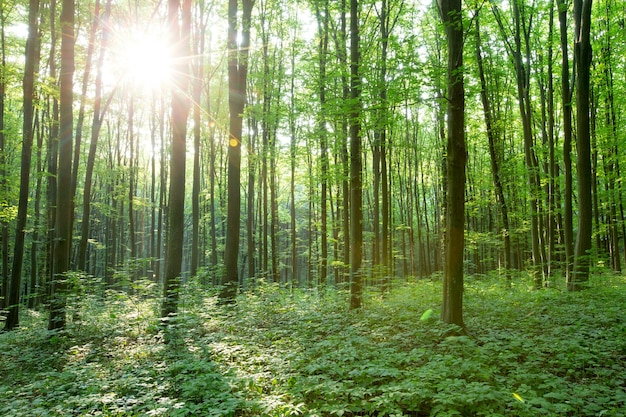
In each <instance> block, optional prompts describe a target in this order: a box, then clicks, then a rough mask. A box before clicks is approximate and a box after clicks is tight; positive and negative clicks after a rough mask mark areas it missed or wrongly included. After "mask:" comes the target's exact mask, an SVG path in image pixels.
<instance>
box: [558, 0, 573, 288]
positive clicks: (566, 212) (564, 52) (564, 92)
mask: <svg viewBox="0 0 626 417" xmlns="http://www.w3.org/2000/svg"><path fill="white" fill-rule="evenodd" d="M557 5H558V8H559V33H560V43H561V105H562V106H563V111H562V114H563V171H564V172H563V175H564V177H565V189H564V190H563V244H564V246H565V276H566V279H567V280H568V281H569V280H570V274H571V271H572V265H573V261H574V231H573V204H572V89H571V87H570V78H569V56H568V49H569V48H568V41H567V30H568V27H567V3H566V1H565V0H557Z"/></svg>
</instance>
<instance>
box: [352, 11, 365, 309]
mask: <svg viewBox="0 0 626 417" xmlns="http://www.w3.org/2000/svg"><path fill="white" fill-rule="evenodd" d="M359 65H360V55H359V7H358V0H350V101H351V104H350V119H349V124H350V225H351V227H350V276H351V280H350V309H353V310H354V309H359V308H361V306H362V299H363V283H362V271H361V261H362V256H363V183H362V179H361V169H362V161H361V119H360V118H361V80H360V70H359Z"/></svg>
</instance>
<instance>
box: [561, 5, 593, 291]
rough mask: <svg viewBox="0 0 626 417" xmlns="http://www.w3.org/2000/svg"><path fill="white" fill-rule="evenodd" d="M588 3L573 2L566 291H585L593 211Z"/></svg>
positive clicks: (589, 9) (589, 12) (589, 20)
mask: <svg viewBox="0 0 626 417" xmlns="http://www.w3.org/2000/svg"><path fill="white" fill-rule="evenodd" d="M591 3H592V0H574V28H575V29H574V33H575V39H574V56H575V62H576V131H577V136H576V151H577V153H576V155H577V158H576V174H577V179H578V234H577V235H576V245H575V247H574V273H573V275H572V277H571V279H570V280H568V282H567V288H568V289H569V290H570V291H576V290H579V289H582V288H584V287H585V283H586V282H587V281H588V280H589V265H590V263H591V260H590V256H591V255H590V253H589V251H590V249H591V234H592V222H593V218H592V216H593V209H592V198H591V181H592V178H591V145H590V143H591V132H590V129H589V118H590V115H589V112H590V106H589V93H590V91H589V90H590V89H589V68H590V66H591V58H592V55H591V41H590V32H591Z"/></svg>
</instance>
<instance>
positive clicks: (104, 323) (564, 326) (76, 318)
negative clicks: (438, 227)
mask: <svg viewBox="0 0 626 417" xmlns="http://www.w3.org/2000/svg"><path fill="white" fill-rule="evenodd" d="M155 291H156V289H155V288H152V287H150V286H149V285H145V286H143V287H141V288H139V290H138V291H136V295H133V296H129V295H127V294H125V293H116V292H108V293H106V295H102V293H101V295H100V296H96V295H89V294H81V295H80V296H77V297H75V298H74V299H73V300H70V301H71V302H70V310H71V311H70V312H69V315H70V317H72V320H70V322H69V323H68V326H67V330H66V331H65V332H64V333H62V334H51V333H50V332H48V331H46V330H45V327H46V322H45V317H44V316H45V315H44V314H42V313H39V312H35V311H25V312H24V314H23V316H22V325H21V328H20V329H19V330H17V331H14V332H10V333H5V334H1V335H0V374H1V377H0V415H1V416H16V417H17V416H273V417H278V416H294V415H303V416H320V417H321V416H429V415H431V416H454V415H462V416H538V415H543V416H626V279H625V278H624V277H620V276H613V275H611V274H607V273H604V274H600V273H597V274H595V276H594V277H593V280H592V281H591V286H590V288H589V289H587V290H584V291H581V292H577V293H569V292H567V291H564V290H563V288H562V287H559V286H557V287H556V288H549V289H544V290H532V288H531V282H530V280H527V279H524V278H516V279H514V281H513V284H512V285H511V287H510V288H507V287H506V286H504V285H503V284H502V280H501V279H498V278H494V277H468V278H467V280H466V291H465V318H466V325H467V328H468V330H469V333H470V334H471V336H454V335H451V334H454V332H453V330H455V329H453V328H450V327H449V326H446V325H444V324H442V323H441V322H440V321H439V320H438V311H437V309H438V306H439V305H440V302H441V282H440V281H439V280H422V281H419V282H408V283H405V282H397V283H394V288H393V290H392V291H391V293H390V294H387V295H386V296H385V297H381V296H380V294H379V293H377V292H370V293H368V294H367V296H366V297H365V306H364V309H363V310H362V311H361V312H358V313H355V312H350V311H348V310H347V308H346V306H347V293H346V292H343V291H339V290H334V289H328V290H327V291H326V292H325V294H324V295H323V296H320V295H319V294H314V293H309V292H306V291H301V290H296V291H293V292H291V293H290V292H289V291H288V290H285V289H279V288H278V287H276V286H273V285H263V286H259V287H257V289H256V290H255V291H254V292H253V293H249V294H247V295H244V296H242V297H241V298H240V299H239V301H238V303H237V304H236V305H233V306H219V305H218V304H217V299H216V297H215V292H211V291H209V290H202V289H200V288H199V286H198V285H194V284H193V283H190V284H187V285H186V286H185V293H184V294H182V298H181V300H182V302H181V305H180V315H179V316H178V317H177V318H176V320H174V321H172V322H171V323H170V324H169V326H168V327H167V329H165V330H164V328H163V326H162V325H160V324H159V322H158V320H157V318H156V317H157V312H158V300H156V298H152V297H150V296H149V294H152V293H153V292H155ZM141 292H143V294H141ZM451 330H452V332H451ZM457 334H458V333H457Z"/></svg>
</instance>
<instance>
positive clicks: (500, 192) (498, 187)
mask: <svg viewBox="0 0 626 417" xmlns="http://www.w3.org/2000/svg"><path fill="white" fill-rule="evenodd" d="M476 62H477V64H478V75H479V78H480V86H481V88H480V99H481V101H482V104H483V113H484V115H485V126H486V129H487V139H488V141H489V156H490V158H491V174H492V176H493V185H494V187H495V191H496V197H497V200H498V203H499V204H500V213H501V215H502V229H501V230H500V234H501V235H502V239H503V241H504V268H505V270H506V276H507V279H510V278H511V274H510V270H511V267H512V264H511V236H510V228H509V210H508V207H507V204H506V200H505V197H504V188H503V187H502V180H501V178H500V177H501V173H500V164H499V163H498V155H497V152H496V132H494V127H493V122H492V110H491V103H490V102H489V96H488V94H487V81H486V79H485V70H484V68H483V58H482V53H481V38H480V27H479V22H478V19H476Z"/></svg>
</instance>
